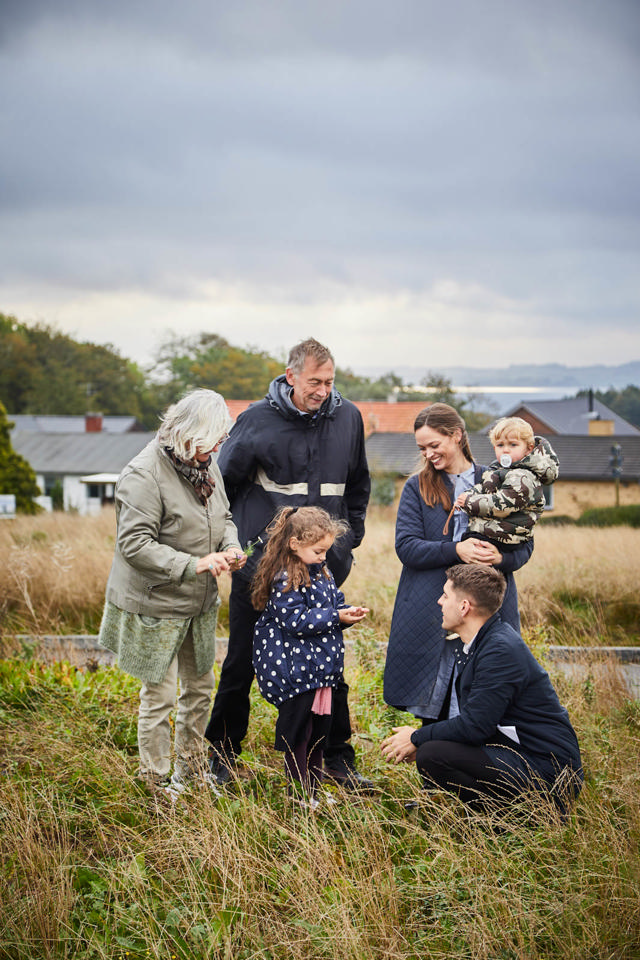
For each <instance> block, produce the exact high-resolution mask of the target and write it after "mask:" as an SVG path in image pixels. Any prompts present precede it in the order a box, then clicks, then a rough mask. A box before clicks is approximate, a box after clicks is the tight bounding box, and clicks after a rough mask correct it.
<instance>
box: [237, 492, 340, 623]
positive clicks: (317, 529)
mask: <svg viewBox="0 0 640 960" xmlns="http://www.w3.org/2000/svg"><path fill="white" fill-rule="evenodd" d="M347 530H348V524H347V523H346V522H345V521H344V520H334V519H333V517H330V516H329V514H328V513H327V511H326V510H323V509H322V508H321V507H284V508H283V509H282V510H281V511H280V512H279V513H278V514H277V515H276V517H275V519H274V520H273V522H272V523H271V524H270V525H269V527H268V528H267V533H268V534H269V540H268V541H267V545H266V547H265V550H264V553H263V555H262V557H261V559H260V563H259V564H258V569H257V570H256V573H255V576H254V578H253V581H252V583H251V603H252V604H253V606H254V607H255V609H256V610H264V608H265V607H266V605H267V601H268V599H269V594H270V593H271V587H272V586H273V581H274V580H275V579H276V577H277V576H279V575H281V574H283V573H284V574H285V575H286V578H287V584H286V586H285V587H284V590H285V591H287V590H291V589H292V588H295V589H296V590H297V589H298V588H299V587H301V586H303V585H304V586H309V584H310V583H311V579H310V577H309V568H308V567H307V565H306V563H303V562H302V560H301V559H300V558H299V557H298V556H297V554H295V553H294V552H293V550H292V549H291V547H290V545H289V543H290V541H291V539H292V537H295V538H296V539H297V540H299V541H300V543H309V544H313V543H317V542H318V541H319V540H322V539H323V537H326V536H327V535H329V536H330V537H333V539H334V540H337V539H338V537H341V536H343V535H344V534H345V533H346V532H347ZM323 573H324V576H325V577H327V579H328V578H329V573H328V571H327V570H326V568H323Z"/></svg>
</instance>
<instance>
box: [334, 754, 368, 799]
mask: <svg viewBox="0 0 640 960" xmlns="http://www.w3.org/2000/svg"><path fill="white" fill-rule="evenodd" d="M324 779H325V780H333V782H334V783H337V784H338V786H340V787H344V788H345V790H353V791H355V792H356V793H374V791H375V784H374V782H373V780H368V779H367V777H363V776H362V774H361V773H360V772H359V771H358V770H356V768H355V767H354V766H353V764H351V763H348V762H347V761H346V760H340V761H338V762H337V763H336V764H335V766H333V767H327V766H325V768H324Z"/></svg>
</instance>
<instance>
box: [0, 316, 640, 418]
mask: <svg viewBox="0 0 640 960" xmlns="http://www.w3.org/2000/svg"><path fill="white" fill-rule="evenodd" d="M285 364H286V357H283V356H279V357H274V356H271V355H270V354H268V353H266V352H265V351H263V350H259V349H257V348H253V347H250V346H246V347H238V346H235V345H233V344H231V343H229V341H228V340H226V339H225V338H224V337H222V336H220V335H219V334H217V333H205V332H202V333H198V334H194V335H192V336H188V337H180V336H169V337H168V338H167V339H166V340H165V342H164V343H162V344H161V346H160V347H159V349H158V350H157V352H156V355H155V357H154V359H153V361H152V362H151V363H150V364H149V365H148V366H146V367H141V366H139V365H138V364H136V363H134V362H133V361H132V360H129V359H127V358H126V357H123V356H121V355H120V353H119V352H118V350H116V349H115V347H113V346H111V345H108V344H107V345H100V344H95V343H90V342H81V341H78V340H75V339H74V338H73V337H71V336H69V335H68V334H64V333H61V332H60V331H59V330H57V329H55V327H53V326H51V325H49V324H47V323H33V324H29V323H23V322H21V321H19V320H18V319H17V318H16V317H13V316H8V315H6V314H2V313H0V402H1V403H3V404H4V407H5V408H6V410H7V411H8V412H9V415H11V414H21V413H31V414H57V415H83V414H85V413H87V412H89V411H99V412H100V413H103V414H104V415H106V416H133V417H135V418H136V419H137V420H138V421H139V422H140V424H141V425H142V426H143V427H144V428H145V429H147V430H155V429H156V427H157V426H158V417H159V414H160V413H161V412H162V410H164V409H165V408H166V407H167V406H168V404H170V403H173V402H174V401H175V400H177V399H178V398H179V397H181V396H182V395H183V394H184V393H185V392H186V391H187V390H190V389H194V388H196V387H207V388H210V389H213V390H217V391H218V392H219V393H221V394H222V396H223V397H225V398H226V399H228V400H247V399H250V400H254V399H259V398H260V397H262V396H264V395H265V393H266V391H267V389H268V387H269V383H270V382H271V380H272V379H273V378H274V377H276V376H278V374H280V373H282V372H283V370H284V367H285ZM420 386H421V387H422V388H424V389H423V390H422V391H421V390H420V389H419V388H418V390H416V388H415V387H413V386H410V385H408V384H405V383H403V381H402V379H401V377H399V376H397V375H396V374H395V373H393V372H392V371H390V372H389V373H386V374H384V375H383V376H382V377H379V378H377V379H371V378H368V377H361V376H358V375H357V374H355V373H353V371H351V370H350V369H342V368H340V367H338V368H337V369H336V387H337V389H338V390H339V391H340V393H342V394H343V395H344V396H346V397H348V398H349V399H350V400H387V399H389V398H390V397H393V399H395V400H397V401H400V402H402V401H403V400H424V401H425V402H427V401H431V402H433V401H442V402H444V403H449V404H451V405H452V406H454V407H455V408H456V409H457V410H458V411H459V412H460V413H461V415H462V416H463V417H464V418H465V420H466V421H467V426H468V427H469V429H470V430H478V429H481V428H482V427H483V426H485V425H486V423H488V422H489V421H490V420H491V419H493V414H492V412H491V411H486V410H482V409H479V408H478V407H477V406H476V405H475V403H474V400H473V399H471V398H470V397H466V396H464V395H461V394H459V393H456V392H455V391H454V390H453V388H452V386H451V382H450V381H449V380H448V379H447V378H446V377H442V376H440V375H439V374H435V373H430V374H429V375H428V376H427V377H426V378H425V379H424V380H423V381H422V384H421V385H420ZM596 396H597V397H598V399H600V400H601V401H602V402H603V403H605V404H606V405H607V406H608V407H610V408H611V409H612V410H614V411H615V412H616V413H618V414H619V415H620V416H622V417H624V418H625V419H626V420H629V421H630V422H631V423H633V424H635V425H636V426H640V388H639V387H636V386H633V385H629V386H628V387H626V388H625V389H624V390H620V391H617V390H614V389H610V390H607V391H604V392H603V391H598V392H597V393H596ZM480 402H481V401H480Z"/></svg>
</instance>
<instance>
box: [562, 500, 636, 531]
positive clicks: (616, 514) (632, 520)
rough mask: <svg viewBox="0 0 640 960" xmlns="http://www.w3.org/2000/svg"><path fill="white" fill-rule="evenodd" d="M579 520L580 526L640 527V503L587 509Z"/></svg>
mask: <svg viewBox="0 0 640 960" xmlns="http://www.w3.org/2000/svg"><path fill="white" fill-rule="evenodd" d="M577 522H578V525H579V526H580V527H621V526H625V527H640V504H637V503H634V504H631V505H630V506H626V507H597V508H595V509H593V510H585V512H584V513H583V514H582V516H581V517H580V519H579V520H578V521H577Z"/></svg>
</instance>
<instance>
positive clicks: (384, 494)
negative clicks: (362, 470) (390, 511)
mask: <svg viewBox="0 0 640 960" xmlns="http://www.w3.org/2000/svg"><path fill="white" fill-rule="evenodd" d="M395 496H396V475H395V474H394V473H382V472H380V473H378V472H376V473H372V474H371V498H370V499H371V503H376V504H378V506H381V507H389V506H391V504H392V503H393V501H394V500H395Z"/></svg>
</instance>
